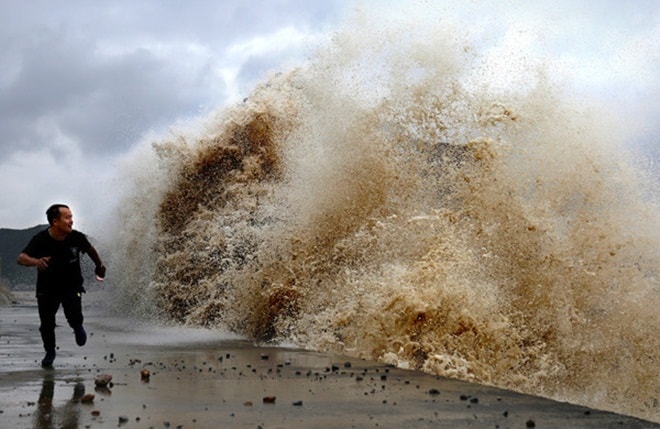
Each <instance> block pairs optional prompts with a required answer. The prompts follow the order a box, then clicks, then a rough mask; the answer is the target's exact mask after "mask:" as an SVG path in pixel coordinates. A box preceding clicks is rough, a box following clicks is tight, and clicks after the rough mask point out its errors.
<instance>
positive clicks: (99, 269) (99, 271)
mask: <svg viewBox="0 0 660 429" xmlns="http://www.w3.org/2000/svg"><path fill="white" fill-rule="evenodd" d="M94 274H96V279H97V280H98V281H103V279H104V278H105V265H103V264H101V265H97V266H96V269H95V270H94Z"/></svg>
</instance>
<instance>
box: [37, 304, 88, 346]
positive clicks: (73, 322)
mask: <svg viewBox="0 0 660 429" xmlns="http://www.w3.org/2000/svg"><path fill="white" fill-rule="evenodd" d="M37 303H38V305H39V320H40V321H41V326H39V331H40V332H41V340H42V341H43V343H44V349H45V350H46V352H54V351H55V314H56V313H57V310H58V309H59V308H60V304H61V305H62V309H63V310H64V316H65V317H66V320H67V322H68V323H69V326H71V328H73V329H74V330H75V329H76V328H79V327H80V326H82V324H83V314H82V305H81V299H80V294H79V293H76V292H73V293H64V294H61V295H39V296H37Z"/></svg>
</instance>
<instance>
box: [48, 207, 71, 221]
mask: <svg viewBox="0 0 660 429" xmlns="http://www.w3.org/2000/svg"><path fill="white" fill-rule="evenodd" d="M62 208H64V209H68V208H69V206H67V205H66V204H53V205H52V206H50V207H48V210H46V219H48V225H52V224H53V221H54V220H55V219H59V218H60V209H62Z"/></svg>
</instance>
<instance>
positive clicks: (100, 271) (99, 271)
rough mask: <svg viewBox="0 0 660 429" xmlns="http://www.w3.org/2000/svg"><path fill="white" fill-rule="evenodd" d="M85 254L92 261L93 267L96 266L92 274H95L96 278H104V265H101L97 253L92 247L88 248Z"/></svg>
mask: <svg viewBox="0 0 660 429" xmlns="http://www.w3.org/2000/svg"><path fill="white" fill-rule="evenodd" d="M87 254H88V255H89V257H90V258H91V259H92V261H93V262H94V265H96V269H95V270H94V273H96V275H97V276H99V277H101V278H104V277H105V265H103V262H102V261H101V257H100V256H99V252H97V251H96V249H95V248H94V246H89V249H87Z"/></svg>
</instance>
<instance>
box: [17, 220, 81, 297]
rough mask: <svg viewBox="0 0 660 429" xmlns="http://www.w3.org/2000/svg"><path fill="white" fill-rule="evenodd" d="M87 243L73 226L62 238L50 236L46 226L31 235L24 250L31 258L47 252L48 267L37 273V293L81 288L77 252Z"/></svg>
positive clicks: (61, 291)
mask: <svg viewBox="0 0 660 429" xmlns="http://www.w3.org/2000/svg"><path fill="white" fill-rule="evenodd" d="M90 247H91V244H90V243H89V240H87V237H86V236H85V234H83V233H82V232H80V231H76V230H73V231H71V233H70V234H69V235H67V236H66V238H65V239H64V240H61V241H60V240H55V239H54V238H53V237H51V236H50V234H49V233H48V230H47V229H45V230H43V231H41V232H39V233H37V234H36V235H35V236H34V237H32V240H30V242H29V243H28V245H27V246H26V247H25V249H23V253H26V254H28V255H30V256H31V257H33V258H43V257H45V256H50V262H49V263H48V268H46V269H45V270H43V271H39V272H38V274H37V296H40V295H60V294H62V293H65V292H84V289H83V287H82V285H83V277H82V273H81V271H80V252H83V253H87V251H88V250H89V248H90Z"/></svg>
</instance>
